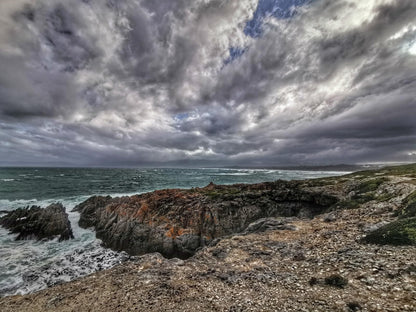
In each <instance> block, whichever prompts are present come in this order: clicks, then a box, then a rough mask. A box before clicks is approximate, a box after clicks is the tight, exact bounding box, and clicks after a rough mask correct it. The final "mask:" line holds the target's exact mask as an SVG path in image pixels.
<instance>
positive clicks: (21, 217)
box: [0, 203, 74, 241]
mask: <svg viewBox="0 0 416 312" xmlns="http://www.w3.org/2000/svg"><path fill="white" fill-rule="evenodd" d="M0 225H2V226H3V227H5V228H6V229H8V230H10V232H11V233H18V234H19V235H18V236H17V237H16V240H22V239H28V238H36V239H39V240H41V239H52V238H54V237H56V236H59V241H62V240H67V239H70V238H74V235H73V234H72V229H71V223H70V222H69V220H68V214H67V213H66V212H65V208H64V206H62V204H60V203H57V204H52V205H49V206H48V207H46V208H41V207H38V206H32V207H30V208H29V207H27V208H19V209H16V210H13V211H10V212H7V214H6V215H5V216H3V217H1V218H0Z"/></svg>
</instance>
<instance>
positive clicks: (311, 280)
mask: <svg viewBox="0 0 416 312" xmlns="http://www.w3.org/2000/svg"><path fill="white" fill-rule="evenodd" d="M317 284H319V280H318V279H317V278H316V277H311V279H310V280H309V285H311V286H314V285H317Z"/></svg>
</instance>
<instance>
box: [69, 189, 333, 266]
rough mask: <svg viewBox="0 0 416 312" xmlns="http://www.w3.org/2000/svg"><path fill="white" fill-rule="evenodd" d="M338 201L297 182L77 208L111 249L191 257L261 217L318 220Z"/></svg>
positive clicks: (161, 194) (158, 194) (170, 193)
mask: <svg viewBox="0 0 416 312" xmlns="http://www.w3.org/2000/svg"><path fill="white" fill-rule="evenodd" d="M336 201H337V198H335V197H334V196H330V195H328V194H323V193H322V192H312V191H307V190H304V189H301V188H300V187H298V184H297V183H296V182H285V181H277V182H270V183H260V184H253V185H245V184H240V185H230V186H217V185H213V184H210V185H209V186H207V187H205V188H196V189H191V190H179V189H171V190H160V191H155V192H151V193H146V194H141V195H135V196H130V197H127V196H126V197H120V198H111V197H109V196H108V197H100V196H94V197H91V198H89V199H88V200H86V201H85V202H83V203H81V204H79V205H78V206H76V207H75V208H74V210H75V211H78V212H80V214H81V217H80V222H79V224H80V226H81V227H94V228H95V230H96V236H97V237H98V238H100V239H101V240H102V241H103V243H104V245H105V246H106V247H109V248H112V249H115V250H123V251H126V252H128V253H129V254H131V255H141V254H145V253H149V252H160V253H161V254H163V255H164V256H166V257H179V258H186V257H189V256H191V255H193V254H194V253H195V251H196V250H197V249H198V248H200V247H202V246H204V245H205V244H207V243H209V242H210V241H212V240H213V239H215V238H218V237H223V236H226V235H230V234H233V233H240V232H242V231H244V230H245V229H246V228H247V226H248V225H249V224H250V223H252V222H254V221H256V220H258V219H260V218H267V217H278V216H282V217H293V216H296V217H313V216H314V215H316V214H319V213H322V212H323V211H324V210H326V209H327V208H328V207H329V206H331V205H333V204H334V203H335V202H336ZM269 223H270V222H269ZM269 223H267V224H266V225H265V224H263V225H264V226H266V227H268V226H271V225H270V224H269ZM275 225H276V224H274V225H273V226H275ZM276 226H277V225H276ZM259 227H261V226H259ZM281 227H282V225H280V226H279V228H281Z"/></svg>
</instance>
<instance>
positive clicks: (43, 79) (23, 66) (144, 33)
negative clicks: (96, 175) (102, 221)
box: [0, 0, 416, 167]
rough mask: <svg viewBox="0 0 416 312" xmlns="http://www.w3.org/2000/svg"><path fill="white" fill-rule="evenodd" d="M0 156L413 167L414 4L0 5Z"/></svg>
mask: <svg viewBox="0 0 416 312" xmlns="http://www.w3.org/2000/svg"><path fill="white" fill-rule="evenodd" d="M0 69H1V70H0V166H191V167H198V166H199V167H200V166H230V165H240V166H281V165H323V164H340V163H349V164H352V163H380V162H416V1H414V0H395V1H394V0H366V1H362V0H239V1H234V0H228V1H227V0H192V1H190V0H188V1H186V0H160V1H154V0H36V1H34V0H1V1H0Z"/></svg>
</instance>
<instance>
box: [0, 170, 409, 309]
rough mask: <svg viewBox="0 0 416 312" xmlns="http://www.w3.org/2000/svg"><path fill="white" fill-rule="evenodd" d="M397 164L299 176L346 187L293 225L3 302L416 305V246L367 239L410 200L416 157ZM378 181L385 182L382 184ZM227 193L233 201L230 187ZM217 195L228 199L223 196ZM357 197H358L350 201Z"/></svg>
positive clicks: (60, 305) (330, 189) (137, 261)
mask: <svg viewBox="0 0 416 312" xmlns="http://www.w3.org/2000/svg"><path fill="white" fill-rule="evenodd" d="M391 168H395V169H389V168H387V169H381V170H379V171H372V172H370V171H365V172H361V173H360V172H356V173H352V174H349V175H345V176H340V177H329V178H320V179H314V180H305V181H297V182H298V183H300V184H302V187H304V188H306V189H309V190H311V191H315V192H318V191H319V192H321V193H322V192H326V193H331V194H333V195H336V196H339V201H338V204H340V205H341V206H340V207H336V206H335V207H333V208H332V209H331V210H328V211H322V212H320V213H318V214H316V215H314V216H313V218H311V219H307V218H302V217H300V216H293V217H291V218H292V219H290V220H289V219H287V220H286V221H287V224H289V225H292V226H293V228H295V229H289V228H285V229H266V230H265V231H260V232H253V233H242V232H237V233H231V234H227V235H224V236H222V237H219V240H218V241H216V242H215V243H213V244H208V245H206V246H205V247H202V249H200V250H197V251H196V253H195V254H194V255H193V256H192V257H190V258H188V259H186V260H180V259H177V258H172V259H166V258H163V257H162V256H161V255H160V254H158V253H150V254H145V255H141V256H136V257H134V258H132V260H130V261H127V262H125V263H123V264H121V265H117V266H116V267H114V268H112V269H109V270H104V271H100V272H97V273H93V274H92V275H89V276H87V277H83V278H80V279H77V280H75V281H72V282H69V283H65V284H61V285H58V286H54V287H52V288H47V289H45V290H42V291H39V292H36V293H33V294H29V295H25V296H8V297H3V298H0V308H1V310H2V311H16V310H19V311H73V310H75V309H76V310H79V311H88V310H91V311H93V310H98V309H99V310H102V311H129V310H134V309H135V308H137V309H139V310H146V311H173V310H181V311H192V310H195V309H199V310H201V311H214V310H217V311H239V310H241V311H243V310H244V311H268V310H273V309H276V308H279V309H282V310H284V311H301V310H302V309H303V310H304V309H312V310H315V311H328V310H332V311H361V310H362V311H413V310H415V309H416V306H415V303H414V302H416V301H415V299H416V297H415V296H416V295H415V294H416V278H415V275H416V268H414V264H413V263H414V262H413V259H415V258H416V247H415V246H411V245H410V246H390V245H372V244H366V243H363V242H361V239H362V238H363V237H365V236H366V235H367V234H368V233H369V232H371V231H374V229H375V228H377V227H381V226H382V225H384V224H386V223H389V222H393V221H395V220H396V219H397V216H396V214H397V212H398V211H401V210H400V209H402V206H403V201H404V200H405V199H406V198H408V196H409V195H410V194H412V193H413V192H415V190H416V170H415V168H416V166H414V168H413V167H412V166H405V167H403V166H401V167H391ZM401 168H402V169H401ZM383 170H384V173H383ZM380 178H383V180H380ZM371 181H373V182H374V181H378V182H380V184H378V185H376V186H375V187H374V186H371V185H374V183H372V182H371ZM378 182H377V183H378ZM357 186H360V187H362V188H363V187H367V188H366V189H364V192H361V193H360V192H358V191H357V194H355V195H351V194H348V193H351V192H348V193H347V191H349V190H350V189H351V188H354V187H357ZM225 189H227V187H226V188H225ZM250 191H251V190H250ZM227 192H228V191H227ZM152 193H154V192H152ZM386 194H387V195H390V196H386ZM364 195H365V196H364ZM370 195H371V196H370ZM204 196H205V195H204ZM216 196H218V195H216ZM219 196H228V197H227V199H228V200H229V199H230V198H229V197H230V196H232V195H230V194H229V193H227V194H225V195H224V194H220V195H219ZM233 196H234V195H233ZM348 196H349V197H348ZM354 196H356V197H357V198H355V199H353V198H352V197H354ZM368 199H369V200H368ZM218 200H219V201H222V203H224V197H220V198H218ZM352 201H355V202H354V203H352ZM352 204H356V205H357V206H356V207H350V206H348V205H352ZM342 205H346V206H345V207H344V206H342ZM346 208H348V209H346ZM275 217H278V216H275ZM275 217H274V218H275ZM279 220H280V219H279ZM286 221H285V222H286ZM333 274H338V275H339V276H341V277H343V278H345V279H346V281H347V284H346V285H345V286H343V287H333V286H331V285H330V284H326V278H329V277H330V276H331V275H333ZM311 281H313V282H311ZM296 294H298V295H296ZM376 298H377V299H376ZM352 309H356V310H352ZM358 309H359V310H358Z"/></svg>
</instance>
